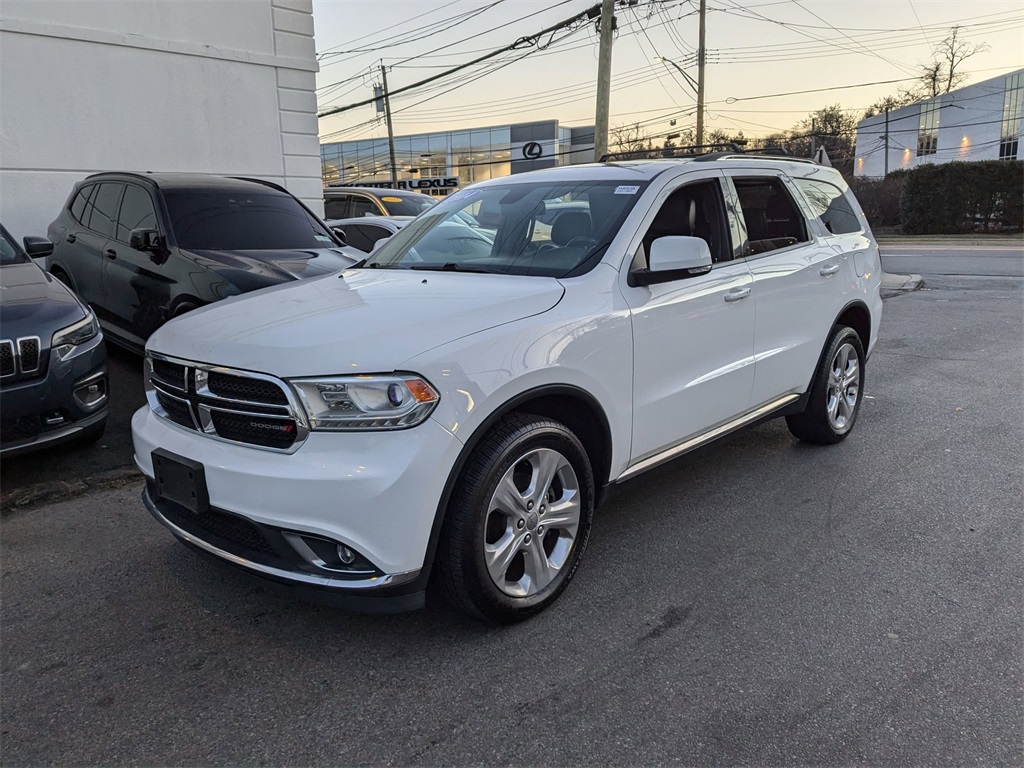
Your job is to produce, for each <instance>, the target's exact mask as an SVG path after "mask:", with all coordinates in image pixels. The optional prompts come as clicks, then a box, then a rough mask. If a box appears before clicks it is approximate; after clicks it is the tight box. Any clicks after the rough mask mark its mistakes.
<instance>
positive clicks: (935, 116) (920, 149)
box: [917, 101, 942, 157]
mask: <svg viewBox="0 0 1024 768" xmlns="http://www.w3.org/2000/svg"><path fill="white" fill-rule="evenodd" d="M941 106H942V105H941V104H939V102H938V101H933V102H931V103H930V104H922V105H921V122H920V123H919V124H918V129H917V156H918V157H921V156H922V155H934V154H935V152H936V150H937V149H938V147H939V108H940V107H941Z"/></svg>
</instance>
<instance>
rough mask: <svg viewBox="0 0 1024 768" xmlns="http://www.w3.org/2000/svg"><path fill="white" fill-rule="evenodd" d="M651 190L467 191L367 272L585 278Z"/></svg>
mask: <svg viewBox="0 0 1024 768" xmlns="http://www.w3.org/2000/svg"><path fill="white" fill-rule="evenodd" d="M646 186H647V185H646V183H642V184H633V185H623V184H620V183H619V182H607V181H597V182H594V181H591V182H560V183H559V182H533V183H530V182H527V183H518V184H503V185H496V186H486V187H482V188H478V189H467V190H464V191H462V192H459V193H457V194H455V195H452V196H451V197H449V198H446V199H445V200H444V202H441V203H439V204H438V205H437V206H435V207H434V208H431V209H430V210H429V211H428V212H426V213H424V214H422V215H421V216H420V217H419V218H418V219H416V220H415V221H411V222H409V223H408V224H407V225H406V226H405V227H403V228H402V230H401V231H400V232H398V234H396V235H394V236H393V237H392V238H391V239H389V240H388V241H386V242H385V243H384V244H382V245H381V248H380V250H378V251H377V252H376V253H375V254H374V255H373V256H372V257H371V258H370V259H369V261H368V263H367V265H366V266H367V267H370V268H375V267H376V268H392V269H443V270H452V271H467V272H499V273H507V274H515V275H544V276H548V277H567V276H570V275H572V274H580V273H582V272H583V271H586V270H587V269H589V268H590V267H591V266H593V265H594V264H595V263H597V261H598V260H599V259H600V258H601V256H602V255H603V253H604V251H605V250H606V249H607V248H608V246H609V245H610V244H611V241H612V238H614V237H615V234H616V233H617V232H618V231H619V227H621V226H622V222H623V221H624V220H625V218H626V216H627V215H628V214H629V212H630V211H631V210H632V208H633V206H634V205H635V204H636V201H637V200H638V199H639V198H640V195H641V194H642V192H643V190H644V188H645V187H646Z"/></svg>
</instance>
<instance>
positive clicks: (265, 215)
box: [164, 190, 336, 251]
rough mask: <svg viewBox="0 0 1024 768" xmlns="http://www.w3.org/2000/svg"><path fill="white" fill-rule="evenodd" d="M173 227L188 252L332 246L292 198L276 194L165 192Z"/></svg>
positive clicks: (316, 222) (332, 239) (245, 191)
mask: <svg viewBox="0 0 1024 768" xmlns="http://www.w3.org/2000/svg"><path fill="white" fill-rule="evenodd" d="M164 199H165V200H166V201H167V211H168V213H169V214H170V218H171V229H172V230H173V231H174V237H175V239H176V240H177V242H178V246H179V247H181V248H185V249H187V250H193V251H195V250H200V251H201V250H211V251H261V250H295V249H308V248H333V247H334V246H335V245H336V243H335V241H334V238H333V237H331V234H330V233H329V232H328V231H327V230H326V229H324V227H323V225H322V224H321V223H320V222H319V221H317V220H316V218H314V217H313V216H312V215H311V214H310V213H309V211H307V210H306V209H305V208H303V207H302V205H301V204H299V202H298V201H297V200H295V199H294V198H292V197H290V196H288V195H285V194H281V193H279V192H278V193H275V192H266V193H264V192H259V191H254V192H250V191H248V190H237V191H234V190H233V191H224V192H222V191H217V192H200V191H184V190H182V191H167V192H165V193H164Z"/></svg>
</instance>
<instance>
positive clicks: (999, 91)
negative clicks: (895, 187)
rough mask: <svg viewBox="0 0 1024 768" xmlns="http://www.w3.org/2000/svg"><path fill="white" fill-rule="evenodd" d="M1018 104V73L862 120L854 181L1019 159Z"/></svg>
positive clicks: (1023, 80)
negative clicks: (935, 167)
mask: <svg viewBox="0 0 1024 768" xmlns="http://www.w3.org/2000/svg"><path fill="white" fill-rule="evenodd" d="M1022 102H1024V69H1019V70H1017V71H1016V72H1011V73H1009V74H1007V75H1002V76H1000V77H994V78H992V79H991V80H985V81H983V82H980V83H975V84H974V85H968V86H965V87H963V88H958V89H957V90H955V91H950V92H949V93H944V94H942V95H940V96H936V97H935V98H932V99H927V100H925V101H921V102H918V103H917V104H911V105H910V106H907V107H901V108H900V109H893V110H890V111H889V114H888V116H886V115H885V114H884V113H883V114H881V115H875V116H874V117H869V118H867V119H866V120H861V121H860V122H859V123H858V124H857V151H856V156H855V157H856V159H855V160H854V166H853V175H854V176H865V177H868V178H883V177H884V176H885V175H886V173H888V172H890V171H896V170H901V169H909V168H916V167H917V166H919V165H923V164H928V163H948V162H950V161H953V160H1018V159H1021V157H1022V155H1021V144H1022V143H1024V142H1021V140H1020V139H1021V112H1022V109H1024V107H1022ZM887 126H888V127H887Z"/></svg>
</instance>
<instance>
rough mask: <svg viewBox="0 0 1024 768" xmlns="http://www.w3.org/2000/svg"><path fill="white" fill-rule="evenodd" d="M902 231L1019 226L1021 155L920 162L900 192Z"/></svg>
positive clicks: (1023, 217)
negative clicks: (1017, 156) (947, 161)
mask: <svg viewBox="0 0 1024 768" xmlns="http://www.w3.org/2000/svg"><path fill="white" fill-rule="evenodd" d="M900 224H901V227H902V230H903V232H904V234H908V235H931V234H936V235H943V234H958V233H964V232H1019V231H1021V228H1022V224H1024V161H1009V160H983V161H980V162H974V163H962V162H954V163H942V164H938V165H922V166H919V167H917V168H915V169H913V170H912V171H909V172H907V174H906V183H905V184H904V186H903V194H902V195H901V196H900Z"/></svg>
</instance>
